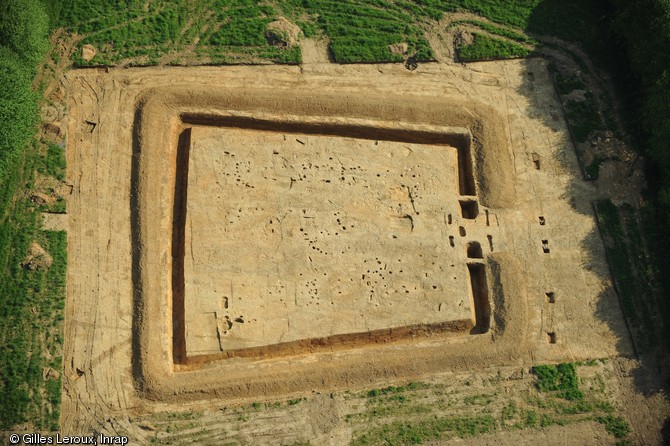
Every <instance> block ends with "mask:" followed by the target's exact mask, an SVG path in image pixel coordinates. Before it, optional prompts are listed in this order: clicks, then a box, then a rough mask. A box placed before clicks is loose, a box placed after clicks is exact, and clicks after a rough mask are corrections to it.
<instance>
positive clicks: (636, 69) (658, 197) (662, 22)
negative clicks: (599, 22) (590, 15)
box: [612, 0, 670, 339]
mask: <svg viewBox="0 0 670 446" xmlns="http://www.w3.org/2000/svg"><path fill="white" fill-rule="evenodd" d="M612 3H613V5H614V10H615V16H614V17H615V20H614V29H615V30H616V32H617V33H618V36H617V37H618V38H619V39H623V41H624V44H625V48H626V52H625V54H626V55H627V58H628V62H629V64H630V70H631V71H632V75H630V73H629V72H628V71H627V70H626V71H624V74H628V76H626V77H623V76H620V77H619V79H620V85H619V87H620V88H619V91H620V94H621V96H622V97H623V98H625V99H626V103H625V104H626V106H627V117H628V119H629V121H630V122H631V123H632V125H631V127H632V129H633V130H634V131H635V133H636V134H635V136H636V138H637V140H638V141H639V148H640V150H641V151H642V152H643V153H644V154H646V155H647V156H648V157H649V158H650V160H651V163H650V166H649V168H648V173H647V180H648V181H649V183H650V193H651V196H650V197H649V199H650V203H649V205H648V208H647V209H645V210H644V214H645V219H648V220H650V221H651V222H653V224H651V225H649V226H646V225H645V226H646V227H645V229H649V230H652V231H653V232H654V233H657V234H667V233H668V231H669V230H670V147H669V146H668V141H670V120H669V119H668V117H669V116H670V52H668V48H669V45H670V0H642V1H640V2H633V3H632V2H626V1H622V0H612ZM651 248H652V249H651V253H652V256H653V257H654V260H656V261H658V263H657V265H659V269H660V271H659V272H660V274H657V275H656V277H657V279H658V286H659V287H660V288H661V291H659V292H658V293H657V294H658V295H664V296H668V295H670V264H669V263H668V262H667V261H666V260H665V255H666V254H667V252H668V249H670V240H669V238H668V237H667V236H665V235H663V236H660V237H658V238H657V239H656V241H655V242H654V243H653V245H652V246H651ZM655 305H657V306H658V311H659V312H660V313H661V314H662V316H663V322H664V324H665V333H666V336H665V338H666V339H670V336H667V333H669V332H670V328H669V327H670V317H669V316H670V310H669V309H668V302H667V299H657V301H656V304H655Z"/></svg>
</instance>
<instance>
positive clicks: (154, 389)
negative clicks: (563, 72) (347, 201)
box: [62, 59, 630, 435]
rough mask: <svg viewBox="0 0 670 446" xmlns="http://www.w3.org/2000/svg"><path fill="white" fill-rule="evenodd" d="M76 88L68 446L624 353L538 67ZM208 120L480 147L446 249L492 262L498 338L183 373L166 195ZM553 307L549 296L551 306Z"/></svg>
mask: <svg viewBox="0 0 670 446" xmlns="http://www.w3.org/2000/svg"><path fill="white" fill-rule="evenodd" d="M67 79H68V83H69V85H68V92H69V95H70V104H69V105H70V116H69V123H68V134H69V135H70V139H69V144H68V177H69V180H70V181H71V182H72V183H73V184H74V194H73V198H72V199H71V201H70V202H69V209H70V221H69V259H70V265H69V271H68V301H67V314H66V334H65V339H66V344H65V358H64V364H65V374H64V401H63V423H62V424H63V429H64V431H65V432H87V431H90V430H91V429H92V428H94V427H97V428H100V429H103V430H106V431H109V432H114V431H121V430H124V429H125V430H128V431H131V432H133V431H135V430H136V428H135V427H133V426H131V423H130V422H129V421H128V417H129V416H135V415H141V414H143V413H145V412H146V411H156V410H164V409H169V408H170V407H175V406H171V405H170V404H171V403H179V404H178V407H185V406H184V404H189V403H183V402H180V401H192V400H197V399H201V398H211V397H218V398H221V397H225V398H226V401H227V402H230V401H234V400H244V399H247V400H248V399H250V398H259V397H261V398H267V397H271V396H272V395H286V394H300V393H305V392H308V391H310V390H321V391H324V390H333V389H341V388H345V387H354V388H356V387H366V386H376V385H379V384H383V383H386V382H388V381H389V380H391V381H392V380H397V379H405V378H409V377H421V376H426V375H429V374H432V373H434V372H439V371H458V370H468V369H477V368H481V367H494V366H505V365H533V364H537V363H540V362H547V361H563V360H569V361H574V360H580V359H589V358H594V357H609V356H615V355H619V354H627V353H628V352H629V351H630V347H629V344H628V340H627V337H626V332H625V328H624V327H623V325H622V323H621V315H620V312H619V308H618V303H617V301H616V296H615V294H614V293H613V291H612V289H611V283H610V278H609V273H608V270H607V265H606V263H605V262H604V254H603V248H602V243H601V241H600V239H599V236H598V234H597V231H596V228H595V222H594V220H593V212H592V209H591V207H590V202H591V199H592V198H593V197H594V196H595V190H594V188H593V187H592V186H591V185H589V184H587V183H584V182H583V181H582V180H581V179H580V178H579V175H578V168H577V163H576V160H575V156H574V151H573V149H572V147H571V146H570V145H569V140H568V138H567V136H566V129H565V123H564V121H563V119H562V117H561V115H560V111H559V110H560V107H559V105H558V103H557V101H556V98H555V96H554V94H553V90H552V86H551V84H550V82H549V80H548V75H547V72H546V68H545V67H544V65H543V62H542V61H540V60H532V59H531V60H525V61H508V62H499V63H482V64H472V65H470V66H468V67H467V68H466V67H460V66H448V65H438V64H434V65H430V64H426V65H422V66H421V67H420V69H419V70H417V71H415V72H408V71H406V70H405V69H404V68H402V67H401V66H395V65H385V66H374V65H367V66H346V67H343V66H323V67H321V69H320V70H318V71H315V70H308V71H306V72H305V73H301V70H300V69H299V68H297V67H249V68H245V67H228V68H184V69H179V68H174V69H137V70H119V71H114V70H112V71H111V72H110V73H104V72H101V71H92V70H87V71H77V72H70V73H68V75H67ZM203 86H207V87H206V88H204V87H203ZM203 116H204V117H207V116H209V117H210V118H208V119H214V120H215V121H216V120H219V121H218V122H221V121H220V120H221V119H224V120H227V121H226V122H227V124H226V125H228V126H229V125H230V122H231V121H230V119H231V117H232V118H234V122H237V123H238V124H236V125H238V126H239V122H241V121H240V120H242V121H244V120H249V119H252V120H255V121H256V122H258V121H259V120H260V121H266V122H270V123H273V124H272V125H276V124H277V123H284V124H283V125H289V124H290V125H289V127H290V126H291V125H293V126H295V125H302V126H304V125H305V123H307V124H311V125H315V126H317V127H318V126H322V127H323V126H326V127H333V126H335V127H337V128H341V127H342V126H344V127H346V128H360V129H366V130H365V131H368V130H370V129H378V130H377V131H379V129H381V130H382V132H381V133H385V134H389V133H393V134H398V129H400V133H401V134H407V133H412V132H414V133H415V134H416V135H424V137H425V135H426V134H432V135H435V134H439V133H440V130H439V129H440V128H442V129H444V128H445V127H450V128H452V129H453V128H458V129H466V130H467V131H469V132H472V135H473V137H474V139H473V145H472V154H473V163H474V170H475V172H474V175H473V178H474V179H475V181H476V197H477V199H478V200H479V203H480V214H479V216H478V217H477V218H476V219H474V220H469V219H464V218H463V217H462V216H461V215H460V214H459V215H454V218H455V219H456V220H455V221H454V223H453V224H452V225H451V226H450V227H445V229H444V231H445V232H444V234H445V237H447V238H448V236H449V235H450V234H451V232H450V231H453V234H454V236H455V238H456V239H457V240H459V243H461V245H460V246H461V247H464V243H465V242H466V240H467V241H470V240H474V241H478V242H479V243H480V245H481V246H482V247H483V249H484V251H485V253H486V254H485V257H486V259H487V260H486V264H487V267H486V270H487V281H488V286H489V289H490V295H491V299H492V301H491V303H492V307H493V308H492V311H493V318H492V319H493V320H492V322H491V330H490V332H489V333H487V334H483V335H466V336H458V337H454V336H452V335H449V334H439V333H438V334H430V335H429V336H423V337H418V338H409V339H400V340H398V341H396V342H393V343H383V342H378V343H373V344H371V345H359V346H358V347H357V348H328V349H326V350H323V349H322V350H318V351H310V350H307V351H296V352H295V353H296V356H286V355H283V356H281V357H277V358H273V357H271V356H269V357H267V358H261V359H258V358H253V357H251V358H236V359H230V360H225V361H219V362H216V363H210V364H207V365H205V366H202V367H200V366H199V367H197V368H196V369H193V370H190V371H184V370H182V371H180V368H181V369H183V367H180V366H176V365H175V364H174V362H173V354H172V350H173V345H172V325H173V324H172V320H173V318H172V316H173V314H172V307H171V305H170V302H171V299H170V298H169V296H171V295H172V292H173V288H172V283H171V274H169V272H170V271H172V263H173V261H172V255H171V247H172V240H171V237H170V234H171V231H172V226H173V223H174V214H173V212H174V207H173V206H172V205H173V203H172V201H173V199H172V198H171V197H173V194H171V192H170V191H174V187H175V185H174V181H175V174H176V148H177V139H178V135H179V134H180V132H181V129H182V128H183V126H184V122H186V124H187V125H194V124H192V123H189V119H191V121H194V120H195V121H197V122H198V123H202V117H203ZM211 117H213V118H211ZM198 120H200V121H198ZM209 124H210V125H211V122H210V123H209ZM215 124H216V122H215ZM216 125H217V126H218V125H219V124H216ZM133 129H135V132H133ZM289 130H290V129H289V128H288V127H287V128H286V131H285V133H286V132H288V131H289ZM459 131H462V130H459ZM319 132H321V133H323V130H320V131H318V132H317V133H319ZM442 133H444V131H442ZM340 134H341V131H340ZM382 136H383V135H382ZM379 139H384V138H383V137H380V138H379ZM395 139H398V137H395ZM415 141H416V138H415ZM340 150H346V147H345V146H342V148H341V149H340ZM205 162H206V161H205ZM460 191H461V194H462V192H463V189H461V190H460ZM462 195H464V194H462ZM465 195H470V194H465ZM456 198H457V197H445V199H447V200H452V201H453V203H455V202H456ZM485 211H487V212H488V215H487V214H486V213H485ZM539 217H543V218H544V224H540V220H539ZM466 220H467V221H466ZM486 220H488V222H487V221H486ZM459 226H463V228H464V229H465V230H467V236H466V237H465V238H463V237H462V236H460V235H459V233H458V231H459V229H458V228H459ZM488 236H491V238H489V237H488ZM543 240H546V241H547V243H546V244H544V248H546V249H545V250H548V251H549V252H544V251H545V250H543ZM461 266H462V267H464V265H461ZM546 293H554V294H553V295H552V296H553V299H554V303H550V302H549V297H548V296H547V294H546ZM258 323H259V324H261V323H262V321H259V322H258ZM133 332H135V333H136V336H133ZM549 334H553V335H555V341H556V342H555V343H550V342H548V341H549V339H550V336H549ZM473 352H475V353H473ZM371 358H374V360H371ZM147 396H149V397H151V398H158V399H161V400H164V401H166V402H168V403H170V404H164V403H156V402H153V401H150V400H147V399H146V397H147ZM133 414H134V415H133ZM138 435H139V434H138Z"/></svg>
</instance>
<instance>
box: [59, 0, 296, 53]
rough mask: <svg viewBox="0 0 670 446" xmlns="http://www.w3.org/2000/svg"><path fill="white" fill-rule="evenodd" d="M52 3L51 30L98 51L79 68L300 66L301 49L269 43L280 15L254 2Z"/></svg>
mask: <svg viewBox="0 0 670 446" xmlns="http://www.w3.org/2000/svg"><path fill="white" fill-rule="evenodd" d="M52 3H53V4H52V6H51V14H52V24H53V25H54V26H55V27H64V28H66V29H67V30H68V31H70V32H73V33H77V34H80V35H83V36H85V37H84V39H83V40H82V41H81V42H80V43H79V48H81V47H82V46H83V45H86V44H90V45H93V47H94V48H95V49H96V51H97V53H96V55H95V57H94V58H93V59H92V60H90V61H88V62H87V61H85V60H84V59H82V58H81V55H80V52H77V53H76V56H75V63H76V64H77V65H84V66H85V65H113V64H118V63H126V64H128V65H155V64H157V63H159V62H161V61H163V62H164V63H170V64H183V63H188V62H189V61H191V60H192V59H194V58H196V57H197V58H198V60H199V61H200V62H201V63H203V62H204V63H236V62H254V61H262V60H270V61H274V62H278V63H298V62H300V52H299V51H298V50H297V49H295V48H293V49H289V50H285V49H282V48H278V47H274V46H272V45H270V44H269V43H268V42H267V39H266V37H265V32H266V27H267V24H268V23H270V22H271V21H273V20H274V19H276V17H277V14H276V11H275V9H274V8H273V7H272V6H269V5H263V4H259V2H257V1H254V0H210V1H205V0H199V1H194V2H172V1H167V0H159V1H153V2H149V3H147V2H145V1H142V0H126V1H122V2H108V1H103V0H97V1H90V0H59V1H56V2H52ZM145 6H146V7H145Z"/></svg>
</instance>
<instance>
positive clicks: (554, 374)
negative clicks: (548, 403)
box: [533, 363, 584, 400]
mask: <svg viewBox="0 0 670 446" xmlns="http://www.w3.org/2000/svg"><path fill="white" fill-rule="evenodd" d="M533 372H534V373H535V374H536V375H537V388H538V390H539V391H540V392H556V396H558V397H560V398H565V399H566V400H581V399H582V398H583V396H584V395H583V394H582V392H581V391H580V390H579V383H578V380H577V367H576V366H575V364H572V363H562V364H558V365H538V366H536V367H533Z"/></svg>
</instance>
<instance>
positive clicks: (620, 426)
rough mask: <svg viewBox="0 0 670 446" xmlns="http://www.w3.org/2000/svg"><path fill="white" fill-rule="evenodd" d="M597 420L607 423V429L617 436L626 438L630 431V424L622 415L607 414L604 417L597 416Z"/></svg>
mask: <svg viewBox="0 0 670 446" xmlns="http://www.w3.org/2000/svg"><path fill="white" fill-rule="evenodd" d="M596 421H597V422H599V423H601V424H603V425H605V430H606V431H607V432H609V433H610V434H612V435H614V436H615V437H616V438H624V437H626V436H628V434H629V433H630V426H629V425H628V423H627V422H626V420H624V419H623V418H621V417H614V416H612V415H606V416H604V417H596Z"/></svg>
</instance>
